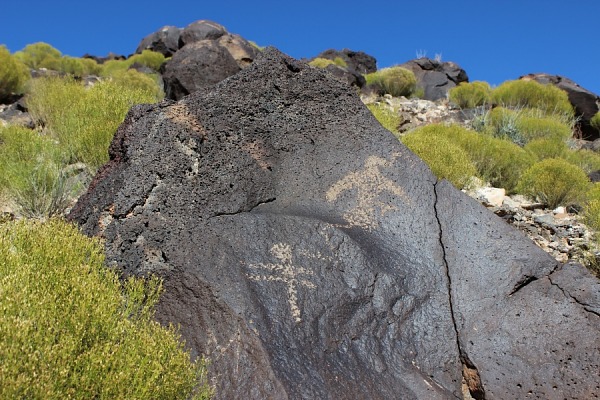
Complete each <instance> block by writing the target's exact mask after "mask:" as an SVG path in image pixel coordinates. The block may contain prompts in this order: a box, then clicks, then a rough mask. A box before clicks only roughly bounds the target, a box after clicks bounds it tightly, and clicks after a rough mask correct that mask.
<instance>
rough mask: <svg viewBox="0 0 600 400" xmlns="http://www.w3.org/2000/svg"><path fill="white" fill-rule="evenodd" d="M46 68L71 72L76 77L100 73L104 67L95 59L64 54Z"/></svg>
mask: <svg viewBox="0 0 600 400" xmlns="http://www.w3.org/2000/svg"><path fill="white" fill-rule="evenodd" d="M46 68H48V69H53V70H55V71H59V72H64V73H65V74H70V75H73V76H76V77H83V76H88V75H99V74H100V72H101V71H102V67H101V66H100V65H98V63H97V62H96V61H95V60H92V59H89V58H76V57H69V56H63V57H61V58H57V59H55V60H53V61H52V62H50V63H48V65H47V66H46Z"/></svg>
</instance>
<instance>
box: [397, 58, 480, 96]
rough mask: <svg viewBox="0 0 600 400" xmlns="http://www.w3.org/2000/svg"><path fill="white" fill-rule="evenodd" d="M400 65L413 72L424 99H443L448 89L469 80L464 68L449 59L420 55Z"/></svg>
mask: <svg viewBox="0 0 600 400" xmlns="http://www.w3.org/2000/svg"><path fill="white" fill-rule="evenodd" d="M400 66H401V67H404V68H406V69H409V70H411V71H412V72H414V74H415V77H416V78H417V87H419V88H422V89H423V91H424V96H423V99H425V100H439V99H444V98H446V94H447V93H448V91H449V90H450V89H452V88H453V87H455V86H457V85H458V84H459V83H461V82H468V81H469V77H468V76H467V73H466V72H465V70H464V69H462V68H461V67H460V66H459V65H458V64H455V63H453V62H450V61H446V62H441V61H437V60H432V59H430V58H426V57H421V58H417V59H415V60H410V61H408V62H406V63H404V64H401V65H400Z"/></svg>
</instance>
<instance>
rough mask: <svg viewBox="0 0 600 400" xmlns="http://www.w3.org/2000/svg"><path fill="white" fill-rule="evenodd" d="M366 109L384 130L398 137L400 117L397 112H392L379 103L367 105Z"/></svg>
mask: <svg viewBox="0 0 600 400" xmlns="http://www.w3.org/2000/svg"><path fill="white" fill-rule="evenodd" d="M367 108H368V109H369V111H371V113H372V114H373V116H375V118H376V119H377V121H379V123H380V124H381V125H382V126H383V127H384V128H385V129H387V130H388V131H390V132H392V133H393V134H394V135H396V136H398V135H399V133H400V132H399V129H398V128H399V127H400V124H401V123H402V117H401V116H400V115H399V114H398V113H397V112H394V111H392V110H390V109H389V108H388V107H386V106H384V105H382V104H379V103H371V104H368V105H367Z"/></svg>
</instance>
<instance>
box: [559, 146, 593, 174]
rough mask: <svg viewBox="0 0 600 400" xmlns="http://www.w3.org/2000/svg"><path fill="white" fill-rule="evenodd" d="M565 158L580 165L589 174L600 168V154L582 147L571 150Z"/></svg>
mask: <svg viewBox="0 0 600 400" xmlns="http://www.w3.org/2000/svg"><path fill="white" fill-rule="evenodd" d="M563 158H565V159H566V160H567V161H569V162H570V163H571V164H573V165H576V166H578V167H579V168H581V169H582V170H583V171H584V172H585V173H587V174H589V173H590V172H594V171H598V170H600V154H598V153H596V152H595V151H592V150H587V149H580V150H576V151H569V152H567V153H566V154H565V155H564V157H563Z"/></svg>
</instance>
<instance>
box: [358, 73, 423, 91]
mask: <svg viewBox="0 0 600 400" xmlns="http://www.w3.org/2000/svg"><path fill="white" fill-rule="evenodd" d="M365 79H366V80H367V84H368V85H375V86H379V87H380V88H381V89H382V90H383V91H384V92H385V93H388V94H391V95H392V96H396V97H399V96H407V97H408V96H410V95H412V94H413V93H414V92H415V90H416V88H417V78H416V77H415V74H414V73H413V72H412V71H411V70H408V69H406V68H402V67H399V66H396V67H390V68H383V69H380V70H379V71H376V72H372V73H370V74H367V75H365Z"/></svg>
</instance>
